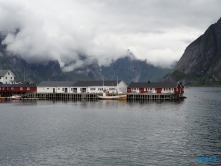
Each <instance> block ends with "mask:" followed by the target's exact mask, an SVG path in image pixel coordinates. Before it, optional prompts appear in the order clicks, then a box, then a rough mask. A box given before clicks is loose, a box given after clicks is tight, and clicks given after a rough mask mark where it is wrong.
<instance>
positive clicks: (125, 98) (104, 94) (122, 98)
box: [97, 93, 127, 100]
mask: <svg viewBox="0 0 221 166" xmlns="http://www.w3.org/2000/svg"><path fill="white" fill-rule="evenodd" d="M97 97H98V98H99V99H102V100H127V95H123V94H117V95H115V96H112V95H111V96H109V95H108V94H106V93H103V96H97Z"/></svg>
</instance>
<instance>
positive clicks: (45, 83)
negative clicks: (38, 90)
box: [38, 81, 76, 87]
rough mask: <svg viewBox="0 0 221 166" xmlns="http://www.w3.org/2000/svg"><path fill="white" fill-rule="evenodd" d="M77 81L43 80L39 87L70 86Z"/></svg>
mask: <svg viewBox="0 0 221 166" xmlns="http://www.w3.org/2000/svg"><path fill="white" fill-rule="evenodd" d="M75 83H76V81H42V82H40V83H39V84H38V86H39V87H70V86H73V85H74V84H75Z"/></svg>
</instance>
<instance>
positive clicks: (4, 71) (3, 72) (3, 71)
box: [0, 70, 9, 77]
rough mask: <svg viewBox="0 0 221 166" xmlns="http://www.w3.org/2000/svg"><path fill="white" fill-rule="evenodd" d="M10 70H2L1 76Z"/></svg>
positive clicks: (0, 71)
mask: <svg viewBox="0 0 221 166" xmlns="http://www.w3.org/2000/svg"><path fill="white" fill-rule="evenodd" d="M8 71H9V70H0V76H1V77H3V76H5V74H6V73H7V72H8Z"/></svg>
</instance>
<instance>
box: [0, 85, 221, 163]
mask: <svg viewBox="0 0 221 166" xmlns="http://www.w3.org/2000/svg"><path fill="white" fill-rule="evenodd" d="M185 96H186V97H187V99H185V100H184V101H181V102H124V101H68V102H62V101H57V102H53V101H25V102H24V101H15V102H8V103H0V165H1V166H32V165H34V166H35V165H36V166H42V165H45V166H46V165H50V166H60V165H61V166H69V165H91V166H93V165H94V166H99V165H101V166H103V165H114V166H115V165H131V166H138V165H167V166H171V165H221V88H189V89H186V90H185ZM198 156H216V157H217V162H213V163H199V162H198V159H197V157H198Z"/></svg>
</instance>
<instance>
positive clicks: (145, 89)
mask: <svg viewBox="0 0 221 166" xmlns="http://www.w3.org/2000/svg"><path fill="white" fill-rule="evenodd" d="M132 90H139V88H132ZM147 90H148V91H150V90H153V88H144V91H147Z"/></svg>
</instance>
